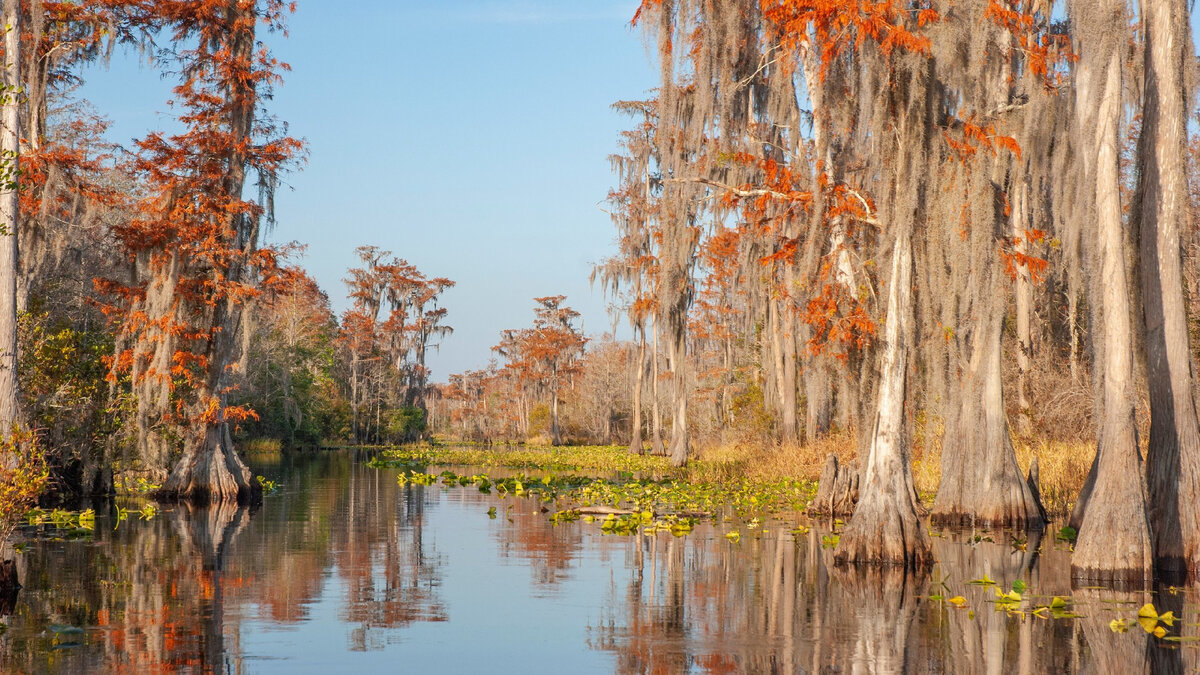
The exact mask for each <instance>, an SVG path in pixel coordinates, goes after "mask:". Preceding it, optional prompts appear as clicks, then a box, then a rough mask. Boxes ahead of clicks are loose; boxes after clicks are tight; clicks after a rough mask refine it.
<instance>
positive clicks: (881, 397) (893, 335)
mask: <svg viewBox="0 0 1200 675" xmlns="http://www.w3.org/2000/svg"><path fill="white" fill-rule="evenodd" d="M902 229H903V230H904V231H902V232H900V233H898V234H897V235H896V243H895V245H894V249H893V252H892V273H891V288H889V289H888V302H887V319H886V320H885V322H884V345H883V355H882V359H881V368H880V373H879V391H878V395H877V396H878V398H877V399H876V401H877V403H876V411H875V421H874V426H873V428H872V429H871V440H870V446H869V450H868V452H867V458H866V459H867V461H866V466H865V470H864V472H863V478H862V483H861V489H860V491H859V501H858V506H857V507H855V509H854V515H853V516H852V517H851V518H850V522H849V523H848V524H847V525H846V529H845V531H843V532H842V536H841V542H840V543H839V545H838V547H837V552H836V555H835V560H837V562H846V563H872V564H893V565H902V566H904V567H908V568H913V569H916V568H922V567H924V566H926V565H927V564H929V563H930V562H931V556H930V544H929V535H928V534H927V533H926V531H925V527H924V525H923V524H922V523H921V520H920V518H919V517H918V516H917V505H916V503H915V501H914V494H915V492H914V489H913V479H912V466H911V463H910V462H909V451H908V442H907V438H906V437H905V432H904V396H905V390H906V385H907V381H908V351H909V347H908V342H907V340H908V336H909V335H911V333H912V321H913V297H912V292H913V290H912V264H913V261H912V234H911V232H910V231H907V230H908V228H907V227H905V228H902Z"/></svg>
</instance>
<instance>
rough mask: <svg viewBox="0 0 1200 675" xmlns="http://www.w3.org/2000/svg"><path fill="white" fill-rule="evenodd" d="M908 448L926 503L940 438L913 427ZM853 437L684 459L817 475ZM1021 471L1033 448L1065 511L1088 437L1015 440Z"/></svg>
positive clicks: (936, 476) (846, 453)
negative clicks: (914, 432) (914, 435)
mask: <svg viewBox="0 0 1200 675" xmlns="http://www.w3.org/2000/svg"><path fill="white" fill-rule="evenodd" d="M916 440H917V442H916V443H914V450H913V457H914V459H913V480H914V483H915V485H916V488H917V494H918V495H920V497H921V500H922V502H924V503H925V504H926V505H928V504H930V503H932V501H933V496H934V495H935V494H936V493H937V488H938V483H939V481H940V480H941V475H942V464H941V442H940V438H936V439H928V440H927V439H925V438H923V437H922V435H921V433H920V432H919V430H918V434H917V439H916ZM857 448H858V443H857V441H856V439H855V437H854V435H853V434H852V433H839V434H834V435H831V436H828V437H826V438H823V439H820V440H819V441H817V442H815V443H811V444H807V445H786V446H771V445H751V444H746V443H737V444H724V445H718V446H712V447H709V448H704V449H703V450H702V451H701V453H700V456H699V458H698V459H699V461H696V462H693V463H692V464H690V465H689V477H690V478H691V479H693V480H700V481H719V480H724V479H729V478H735V477H739V478H753V479H761V480H777V479H781V478H804V479H808V480H817V479H818V478H820V476H821V469H822V468H824V466H825V458H826V457H827V456H828V455H829V454H831V453H832V454H836V455H837V456H838V460H839V461H849V460H851V459H853V458H854V457H855V455H856V450H857ZM1015 449H1016V453H1017V462H1018V463H1019V464H1020V467H1021V472H1022V474H1026V473H1028V471H1029V463H1030V462H1031V461H1032V459H1033V456H1034V455H1035V454H1036V455H1037V458H1038V469H1039V473H1040V477H1039V478H1040V480H1039V484H1040V488H1041V491H1042V502H1043V504H1044V505H1045V507H1046V511H1047V512H1048V513H1049V515H1050V516H1051V517H1061V516H1065V515H1068V514H1070V512H1071V508H1072V507H1073V506H1074V505H1075V498H1076V497H1077V496H1078V495H1079V490H1080V489H1081V488H1082V487H1083V481H1084V479H1086V478H1087V473H1088V469H1090V468H1091V465H1092V458H1093V457H1094V456H1095V454H1096V444H1095V442H1094V441H1083V440H1080V441H1057V440H1039V439H1034V440H1030V441H1015Z"/></svg>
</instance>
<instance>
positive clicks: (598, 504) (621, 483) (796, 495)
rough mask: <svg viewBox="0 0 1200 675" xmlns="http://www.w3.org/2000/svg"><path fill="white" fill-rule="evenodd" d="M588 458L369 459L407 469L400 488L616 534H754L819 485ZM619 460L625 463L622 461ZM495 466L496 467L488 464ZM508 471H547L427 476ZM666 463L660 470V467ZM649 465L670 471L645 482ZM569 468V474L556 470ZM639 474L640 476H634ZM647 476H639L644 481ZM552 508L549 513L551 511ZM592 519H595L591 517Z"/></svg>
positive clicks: (626, 458)
mask: <svg viewBox="0 0 1200 675" xmlns="http://www.w3.org/2000/svg"><path fill="white" fill-rule="evenodd" d="M599 450H600V454H599V455H595V456H592V458H590V459H587V458H588V456H590V455H588V454H587V453H583V452H581V449H580V448H570V449H569V450H559V449H554V450H550V452H547V450H499V452H497V450H479V449H474V448H454V449H445V450H444V449H442V448H436V449H434V448H430V447H412V448H396V449H394V450H391V452H389V453H386V455H385V456H382V458H376V459H373V460H372V461H371V465H372V466H376V467H398V468H401V471H400V473H398V474H397V478H396V479H397V482H398V483H400V484H401V485H406V484H412V485H434V484H442V485H443V486H446V488H468V486H474V488H476V489H478V490H479V491H480V492H485V494H491V492H494V494H497V495H499V496H500V497H502V498H503V497H508V496H515V497H529V498H536V500H539V501H541V502H545V503H550V502H552V503H553V504H554V506H556V507H557V512H556V513H553V514H552V515H551V516H550V519H551V521H552V522H554V524H556V525H557V524H562V522H574V521H576V520H578V519H580V518H581V516H584V518H583V520H584V521H586V522H590V521H593V520H594V516H596V515H601V516H605V518H604V520H602V521H601V531H602V532H605V533H612V534H632V533H637V532H641V533H655V532H670V533H672V534H674V536H683V534H686V533H690V532H691V531H692V528H694V527H695V524H696V521H697V520H700V519H706V518H708V519H713V520H714V521H719V520H720V519H721V518H725V519H734V518H736V519H739V520H743V521H745V522H746V526H748V527H750V528H751V530H754V528H757V527H760V526H761V524H762V520H763V519H764V518H767V516H768V515H772V514H778V513H782V512H803V510H804V508H805V507H806V506H808V503H809V502H810V501H811V500H812V495H814V492H815V490H816V484H815V483H812V482H811V480H803V479H780V480H748V479H743V480H722V482H688V480H685V479H682V478H679V477H677V476H672V474H671V472H670V467H666V466H665V462H662V461H661V458H646V456H641V455H630V454H629V453H628V452H625V450H624V449H619V450H618V449H610V448H599ZM618 458H620V459H618ZM488 462H492V464H488ZM457 464H468V465H472V466H502V467H517V468H523V470H536V471H546V472H548V473H546V474H545V476H541V477H530V476H527V474H524V473H520V474H517V476H510V477H506V478H500V477H492V476H487V474H485V473H473V474H466V473H463V474H460V473H456V472H454V471H450V470H445V471H443V472H440V473H428V472H426V467H427V466H430V465H440V466H445V465H457ZM659 465H662V466H659ZM649 467H660V468H664V473H661V474H656V476H654V477H644V476H646V474H647V473H652V474H653V473H654V472H649V471H644V470H647V468H649ZM560 468H565V470H566V471H571V473H554V472H556V471H558V470H560ZM589 468H590V470H593V471H608V472H611V474H610V476H608V477H598V476H583V474H580V473H574V471H587V470H589ZM635 470H636V471H635ZM640 474H641V476H643V477H638V476H640ZM547 510H548V509H547ZM589 518H590V520H589Z"/></svg>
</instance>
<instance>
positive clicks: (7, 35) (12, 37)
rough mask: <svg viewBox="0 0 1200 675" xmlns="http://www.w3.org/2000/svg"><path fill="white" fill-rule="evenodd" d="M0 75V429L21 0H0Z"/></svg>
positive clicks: (8, 427)
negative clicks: (0, 46)
mask: <svg viewBox="0 0 1200 675" xmlns="http://www.w3.org/2000/svg"><path fill="white" fill-rule="evenodd" d="M0 9H2V12H3V15H2V19H3V26H4V63H3V66H2V67H3V79H0V226H2V227H3V229H2V230H0V434H2V435H3V437H4V438H6V439H7V438H9V435H10V434H11V433H12V425H13V424H15V423H16V422H17V421H18V418H19V415H20V411H19V410H18V400H19V399H18V383H17V271H18V269H19V266H18V262H17V261H18V258H17V238H18V236H17V235H18V232H19V217H20V200H19V199H18V193H17V175H18V173H19V171H20V156H21V145H20V143H21V126H20V119H21V114H20V105H21V70H20V66H21V26H22V23H21V2H20V0H4V4H3V6H2V7H0Z"/></svg>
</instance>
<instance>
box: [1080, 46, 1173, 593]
mask: <svg viewBox="0 0 1200 675" xmlns="http://www.w3.org/2000/svg"><path fill="white" fill-rule="evenodd" d="M1083 47H1084V54H1083V58H1081V60H1080V64H1079V67H1078V70H1077V79H1078V90H1077V91H1078V95H1079V104H1078V105H1079V108H1080V109H1081V110H1082V111H1083V112H1082V113H1081V115H1080V120H1079V122H1080V126H1079V130H1080V132H1081V134H1080V135H1081V136H1084V137H1085V138H1086V136H1087V135H1088V133H1089V132H1090V131H1091V130H1093V129H1094V137H1093V139H1092V143H1091V147H1090V149H1089V152H1090V154H1091V155H1092V157H1094V161H1095V164H1094V166H1093V167H1091V168H1092V170H1093V171H1092V172H1087V173H1086V174H1085V175H1087V176H1088V177H1089V178H1092V179H1093V180H1095V188H1096V191H1095V196H1096V221H1097V224H1098V227H1097V232H1096V237H1097V247H1096V248H1097V250H1098V251H1099V254H1100V278H1099V279H1100V283H1097V284H1093V287H1095V288H1099V289H1102V291H1101V293H1102V294H1101V297H1100V298H1099V300H1100V302H1101V303H1102V307H1101V309H1102V319H1101V320H1102V325H1101V326H1099V327H1098V328H1099V329H1100V330H1101V331H1102V333H1103V340H1104V342H1103V350H1102V351H1101V350H1096V351H1097V357H1098V358H1099V357H1100V356H1101V354H1102V355H1103V359H1104V362H1103V376H1104V383H1103V385H1102V386H1103V398H1102V400H1103V405H1104V409H1103V410H1104V411H1103V421H1102V426H1101V429H1100V439H1099V448H1100V449H1099V450H1098V451H1097V453H1096V459H1095V460H1094V463H1095V467H1094V470H1093V472H1092V473H1093V475H1094V478H1093V477H1092V476H1089V479H1090V480H1091V481H1092V485H1091V489H1090V492H1089V494H1088V495H1087V496H1086V499H1083V498H1081V500H1080V501H1081V502H1083V503H1085V506H1084V508H1083V512H1082V518H1081V522H1080V530H1079V535H1078V539H1077V540H1076V543H1075V555H1074V556H1073V557H1072V560H1071V574H1072V576H1073V577H1075V578H1078V579H1087V580H1099V581H1130V582H1139V583H1141V582H1148V581H1149V575H1150V573H1151V571H1152V568H1153V557H1152V550H1151V544H1150V525H1149V522H1148V521H1147V518H1146V487H1145V482H1144V478H1143V473H1142V458H1141V454H1140V451H1139V450H1138V442H1137V427H1136V425H1135V420H1134V414H1135V409H1134V406H1135V396H1136V392H1135V390H1134V380H1133V328H1132V325H1131V324H1132V321H1131V319H1130V307H1129V302H1130V294H1129V290H1128V287H1127V284H1126V279H1127V275H1126V268H1125V236H1124V233H1123V232H1122V231H1121V200H1120V190H1119V180H1120V176H1119V172H1118V151H1117V145H1118V143H1119V138H1120V130H1119V128H1118V125H1119V120H1120V115H1121V67H1122V64H1121V55H1120V53H1119V52H1118V51H1116V50H1112V51H1111V53H1110V54H1103V53H1101V54H1098V55H1092V54H1089V53H1087V45H1086V44H1085V45H1083ZM1105 57H1107V58H1105ZM1105 61H1107V63H1105ZM1100 69H1103V70H1100ZM1098 71H1099V72H1098ZM1101 73H1103V76H1104V82H1103V88H1102V89H1100V91H1099V92H1098V93H1099V105H1098V106H1095V105H1094V104H1093V103H1092V99H1091V97H1092V94H1093V87H1094V86H1095V85H1097V84H1099V82H1098V81H1097V78H1096V76H1097V75H1100V74H1101ZM1087 109H1091V110H1095V111H1096V112H1095V113H1094V114H1093V113H1091V112H1090V110H1087ZM1084 147H1087V146H1086V145H1085V146H1084Z"/></svg>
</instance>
